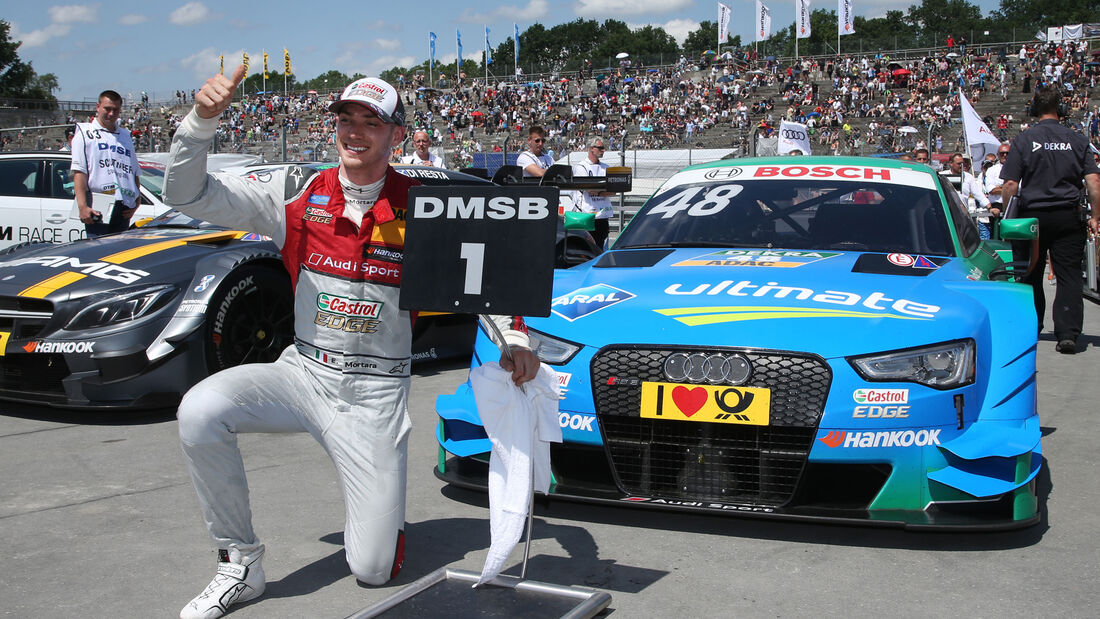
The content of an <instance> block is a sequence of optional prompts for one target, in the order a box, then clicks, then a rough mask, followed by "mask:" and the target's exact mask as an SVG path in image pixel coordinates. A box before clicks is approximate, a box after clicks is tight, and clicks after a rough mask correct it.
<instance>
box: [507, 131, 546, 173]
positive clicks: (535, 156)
mask: <svg viewBox="0 0 1100 619" xmlns="http://www.w3.org/2000/svg"><path fill="white" fill-rule="evenodd" d="M545 148H546V129H543V128H542V127H540V126H539V125H533V126H532V127H531V128H530V129H528V130H527V150H525V151H523V152H522V153H520V154H519V157H517V158H516V165H518V166H519V167H521V168H523V176H524V177H526V178H530V177H536V176H537V177H542V175H544V174H546V169H547V168H549V167H550V166H552V165H554V159H553V158H552V157H551V156H550V155H548V154H547V153H546V151H545V150H544V149H545Z"/></svg>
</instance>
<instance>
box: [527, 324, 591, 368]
mask: <svg viewBox="0 0 1100 619" xmlns="http://www.w3.org/2000/svg"><path fill="white" fill-rule="evenodd" d="M527 336H528V338H530V340H531V350H532V351H533V352H534V353H535V356H537V357H538V358H539V361H542V362H543V363H549V364H551V365H561V364H563V363H568V362H569V360H570V359H572V358H573V355H575V354H577V352H579V351H580V349H581V346H580V344H574V343H573V342H568V341H566V340H559V339H558V338H556V337H550V336H549V335H546V334H545V333H541V332H539V331H535V330H534V329H528V330H527Z"/></svg>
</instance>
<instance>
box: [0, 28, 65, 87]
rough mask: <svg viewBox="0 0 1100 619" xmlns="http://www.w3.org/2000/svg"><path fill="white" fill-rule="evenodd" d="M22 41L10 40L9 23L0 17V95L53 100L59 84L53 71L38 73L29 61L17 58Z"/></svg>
mask: <svg viewBox="0 0 1100 619" xmlns="http://www.w3.org/2000/svg"><path fill="white" fill-rule="evenodd" d="M22 44H23V42H22V41H13V40H11V24H9V23H8V22H7V21H5V20H2V19H0V96H5V97H18V98H22V99H46V100H49V101H55V100H56V98H55V97H54V96H53V91H55V90H57V89H58V88H59V87H60V86H59V85H58V83H57V76H56V75H54V74H53V73H46V74H45V75H41V76H40V75H38V74H37V73H35V71H34V67H33V66H31V63H29V62H23V61H22V60H20V59H19V46H20V45H22Z"/></svg>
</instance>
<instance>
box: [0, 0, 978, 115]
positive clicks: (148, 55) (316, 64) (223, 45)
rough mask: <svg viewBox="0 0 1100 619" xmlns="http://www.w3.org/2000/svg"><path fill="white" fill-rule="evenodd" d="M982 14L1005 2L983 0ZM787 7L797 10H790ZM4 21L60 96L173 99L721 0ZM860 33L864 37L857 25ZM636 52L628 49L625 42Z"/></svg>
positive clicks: (893, 2) (23, 6) (41, 12)
mask: <svg viewBox="0 0 1100 619" xmlns="http://www.w3.org/2000/svg"><path fill="white" fill-rule="evenodd" d="M916 2H917V0H855V2H854V6H855V10H856V14H857V15H863V16H867V17H875V16H879V15H883V14H884V13H885V12H886V10H888V9H902V10H904V9H905V8H906V7H908V6H909V5H911V4H914V3H916ZM725 4H726V5H728V6H730V7H731V8H732V10H733V18H732V20H731V24H730V32H731V35H738V34H739V35H741V38H742V40H744V41H751V40H752V33H751V23H752V17H751V16H752V13H753V11H754V0H726V1H725ZM765 4H767V5H768V6H769V8H771V10H772V15H773V23H774V27H775V28H779V27H781V26H782V25H784V24H787V23H791V22H793V21H794V4H795V3H794V0H767V1H765ZM977 4H978V6H980V7H981V8H982V10H983V11H986V12H988V11H990V10H992V9H995V8H997V6H999V0H978V2H977ZM784 5H788V6H789V16H788V15H787V14H786V13H787V9H786V7H785V6H784ZM812 6H813V8H815V9H817V8H826V9H832V10H836V0H816V1H815V2H814V3H813V5H812ZM3 13H4V14H3V19H5V20H7V21H9V22H10V23H11V24H12V31H13V35H14V36H13V38H15V39H17V40H22V41H23V45H22V46H21V47H20V48H19V56H20V58H22V59H23V60H25V61H30V62H32V63H33V64H34V68H35V70H36V71H37V72H39V73H54V74H55V75H57V77H58V79H59V81H60V83H61V92H60V93H56V94H58V96H59V97H60V98H62V99H76V100H80V99H85V98H89V99H90V98H94V97H95V95H96V94H97V93H99V91H101V90H103V89H105V88H113V89H115V90H118V91H119V92H121V93H122V94H123V96H127V95H128V94H130V93H133V94H135V95H136V94H138V93H140V92H141V91H142V90H145V91H148V92H149V94H150V96H152V97H153V98H154V99H166V98H169V97H170V96H171V95H172V94H173V93H174V92H175V90H176V89H191V88H198V87H199V86H201V84H202V82H203V81H204V80H205V79H206V78H207V77H209V76H210V75H212V74H213V73H216V72H217V70H218V55H219V54H224V55H225V58H226V66H227V70H228V69H230V67H232V66H236V64H237V63H239V62H240V58H241V53H242V52H247V53H248V55H249V57H250V59H251V69H250V71H251V72H255V71H257V70H258V69H259V68H260V67H261V66H262V62H263V54H262V50H264V49H266V50H267V52H268V54H269V60H268V67H269V69H271V70H273V71H275V70H281V68H282V51H283V48H284V47H285V48H287V49H289V51H290V56H291V61H292V64H293V70H294V73H295V74H296V75H298V76H299V77H300V78H305V79H308V78H312V77H315V76H317V75H319V74H320V73H322V72H324V71H327V70H328V69H333V68H334V69H337V70H340V71H343V72H345V73H347V74H349V75H350V74H352V73H355V72H360V73H364V74H366V75H377V74H378V73H379V72H380V71H383V70H385V69H388V68H390V67H393V66H395V65H399V66H410V65H412V64H416V63H419V62H422V61H423V60H425V59H426V58H427V56H428V45H427V38H428V32H429V31H433V32H435V33H436V35H438V37H439V39H438V41H437V42H436V60H437V61H441V62H454V59H455V55H456V49H455V31H456V30H460V31H461V32H462V46H463V57H464V58H475V57H478V56H479V55H480V51H481V49H482V47H483V44H482V39H483V33H484V27H485V26H488V27H489V29H490V31H491V34H490V37H489V41H490V43H491V44H492V45H493V46H496V45H498V44H499V43H500V42H501V41H502V40H503V39H504V38H506V37H509V36H511V33H512V24H513V23H517V24H519V27H520V31H521V32H522V31H523V30H525V29H526V28H527V27H528V26H530V25H531V24H533V23H535V22H538V23H541V24H543V25H544V26H547V27H551V26H554V25H556V24H560V23H565V22H569V21H573V20H575V19H578V18H581V19H594V20H597V21H603V20H604V19H608V18H613V19H618V20H621V21H623V22H626V23H627V24H629V25H630V26H632V27H637V26H642V25H645V24H653V25H658V26H662V27H664V28H665V29H666V30H667V31H668V32H669V33H670V34H672V35H673V36H674V37H676V38H677V40H678V41H680V42H682V41H683V38H684V37H685V36H686V35H687V33H688V32H691V31H692V30H694V29H695V28H697V27H698V24H699V22H700V21H704V20H711V21H715V20H717V15H718V5H717V2H715V1H713V0H558V1H556V2H550V1H549V0H515V1H514V2H499V1H496V0H483V1H482V2H479V3H477V4H476V5H475V4H468V3H456V2H441V1H438V0H416V1H413V2H376V1H373V2H354V3H353V2H327V3H320V2H312V3H308V2H302V1H301V0H298V1H295V2H287V1H285V0H266V1H251V0H246V1H243V2H234V3H215V2H212V1H211V0H206V1H205V2H184V1H182V0H170V1H167V2H150V1H149V0H140V1H131V0H115V1H114V2H111V3H95V4H52V3H50V2H49V1H48V0H47V2H44V3H37V2H27V1H19V2H16V1H12V2H6V3H5V7H4V12H3ZM857 35H858V33H857ZM626 51H629V50H626Z"/></svg>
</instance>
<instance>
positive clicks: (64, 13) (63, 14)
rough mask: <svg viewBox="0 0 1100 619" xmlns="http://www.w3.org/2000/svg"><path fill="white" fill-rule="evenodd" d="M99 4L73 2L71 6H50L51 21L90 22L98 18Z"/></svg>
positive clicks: (56, 22)
mask: <svg viewBox="0 0 1100 619" xmlns="http://www.w3.org/2000/svg"><path fill="white" fill-rule="evenodd" d="M97 12H99V5H98V4H93V5H90V6H87V5H79V4H73V5H69V6H51V7H50V8H49V14H50V22H52V23H55V24H77V23H85V24H90V23H93V22H95V21H96V19H98V16H97V15H96V13H97Z"/></svg>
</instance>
